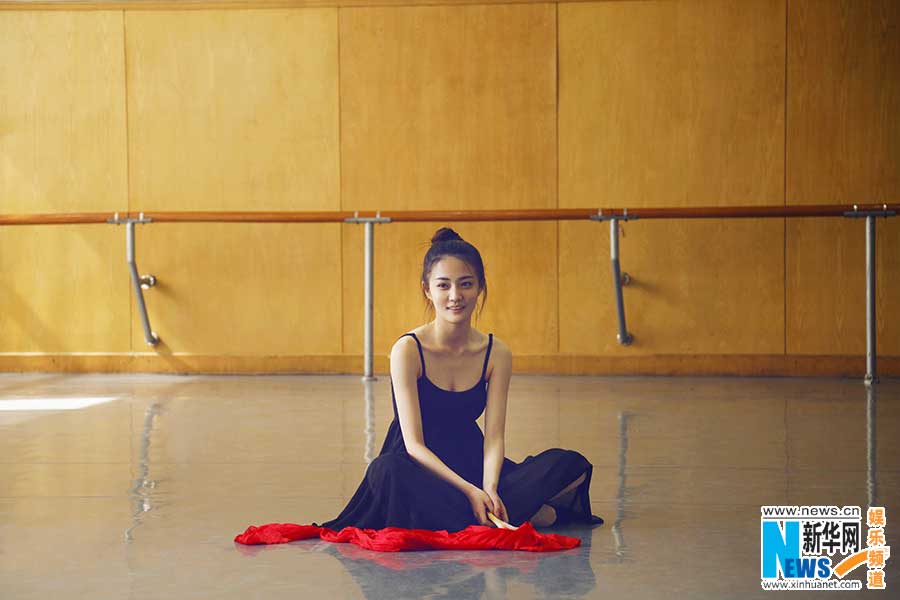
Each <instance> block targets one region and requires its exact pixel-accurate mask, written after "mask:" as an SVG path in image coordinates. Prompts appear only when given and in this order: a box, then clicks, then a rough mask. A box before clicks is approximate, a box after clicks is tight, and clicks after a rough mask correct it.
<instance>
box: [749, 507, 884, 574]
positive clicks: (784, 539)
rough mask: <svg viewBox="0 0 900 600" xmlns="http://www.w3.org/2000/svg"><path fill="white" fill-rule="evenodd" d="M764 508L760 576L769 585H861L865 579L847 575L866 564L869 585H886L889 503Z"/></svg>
mask: <svg viewBox="0 0 900 600" xmlns="http://www.w3.org/2000/svg"><path fill="white" fill-rule="evenodd" d="M862 519H863V514H862V510H861V509H860V507H859V506H844V507H838V506H762V507H760V571H761V572H760V576H761V585H762V588H763V589H764V590H781V591H784V590H861V589H862V588H863V581H862V580H861V579H850V578H848V577H847V576H848V575H849V574H850V573H851V572H852V571H854V570H856V568H857V567H859V566H860V565H863V564H865V565H866V568H867V570H866V571H865V576H866V577H865V586H866V588H867V589H870V590H875V589H879V590H883V589H886V588H887V582H886V580H885V577H884V566H885V563H886V562H887V560H888V559H889V558H890V553H891V548H890V546H888V545H887V538H886V537H885V533H884V530H885V527H886V525H887V514H886V512H885V509H884V507H881V506H873V507H870V508H869V509H868V510H867V511H866V527H867V529H866V530H865V531H863V527H862Z"/></svg>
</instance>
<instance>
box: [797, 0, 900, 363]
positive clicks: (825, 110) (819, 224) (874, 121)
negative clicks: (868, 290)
mask: <svg viewBox="0 0 900 600" xmlns="http://www.w3.org/2000/svg"><path fill="white" fill-rule="evenodd" d="M789 9H790V11H789V15H788V27H789V30H788V81H790V88H789V90H788V115H789V119H788V128H787V134H788V137H787V160H788V167H789V168H788V172H787V199H788V202H789V203H791V204H841V203H868V202H893V201H895V200H896V198H898V197H900V169H898V167H897V165H898V164H900V119H898V117H897V115H898V114H900V36H898V35H897V31H898V26H900V5H898V4H897V3H896V2H893V1H891V0H877V1H872V0H862V1H858V2H857V1H852V2H851V1H840V0H827V1H815V2H810V1H805V0H792V1H791V3H790V5H789ZM876 229H877V233H878V245H877V252H876V254H877V271H876V276H877V282H878V287H877V294H876V297H877V311H878V313H879V318H878V321H877V326H878V327H877V332H878V351H879V352H880V353H881V354H889V355H894V356H896V355H900V323H898V322H897V321H896V319H892V318H890V317H889V316H888V315H887V314H886V313H887V312H888V311H889V310H890V308H891V307H894V306H897V305H898V304H900V277H897V274H898V273H900V223H898V222H897V219H896V218H894V219H889V220H886V221H885V220H880V221H878V223H877V224H876ZM787 274H788V278H787V309H786V312H787V322H788V344H787V351H788V352H789V353H796V354H848V353H864V352H865V339H866V338H865V318H866V316H865V315H866V312H865V311H866V306H865V226H864V224H863V221H862V220H856V219H854V220H848V221H835V220H830V219H827V220H826V219H809V220H807V219H804V220H795V221H789V222H788V226H787Z"/></svg>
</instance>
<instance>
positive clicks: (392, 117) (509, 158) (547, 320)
mask: <svg viewBox="0 0 900 600" xmlns="http://www.w3.org/2000/svg"><path fill="white" fill-rule="evenodd" d="M555 33H556V11H555V7H554V6H553V5H549V4H548V5H509V6H466V7H449V6H442V7H418V8H390V9H388V8H371V9H345V10H342V11H341V165H342V168H341V185H342V207H343V209H345V210H348V209H349V210H357V209H359V210H361V209H375V210H377V209H429V208H434V209H478V208H553V207H556V153H555V146H556V96H555V88H556V51H555ZM439 226H440V224H431V223H429V224H422V225H402V226H401V225H388V226H377V227H376V228H375V229H376V235H375V239H376V269H375V272H376V280H375V290H376V291H375V294H376V301H375V324H376V325H375V326H376V330H375V340H376V341H375V344H376V345H375V349H376V352H377V353H387V352H388V351H389V349H390V347H391V345H392V344H393V342H394V340H395V339H396V338H397V336H399V335H400V334H401V333H403V332H405V331H408V330H409V329H411V328H413V327H415V326H417V325H419V324H421V323H422V322H424V320H423V305H422V303H421V299H420V294H419V286H418V281H419V277H420V274H421V268H422V265H421V261H422V257H423V255H424V253H425V251H426V250H427V248H428V245H427V244H425V242H427V241H428V240H429V239H430V238H431V235H432V234H433V232H434V231H435V229H436V228H437V227H439ZM457 231H459V232H460V234H461V235H462V236H463V237H464V238H466V239H469V240H470V241H472V242H473V243H475V244H476V246H477V247H478V248H479V250H480V251H481V252H482V254H483V256H484V260H485V263H486V269H487V277H488V286H489V301H488V305H487V306H488V308H486V309H485V312H484V315H483V318H482V320H481V321H480V322H479V323H478V325H477V327H478V328H479V329H483V330H485V331H486V330H488V329H492V330H493V331H495V332H496V334H497V335H498V336H500V337H501V338H503V339H504V340H506V341H507V342H508V343H509V344H510V345H511V346H512V347H513V350H514V351H516V352H519V353H527V354H547V353H550V354H552V353H555V352H556V350H557V347H558V346H557V331H556V323H557V306H556V282H555V279H556V232H555V226H554V225H552V224H515V225H513V224H497V223H493V224H466V225H464V226H463V225H459V226H458V227H457ZM362 260H363V248H362V228H361V227H359V226H345V228H344V286H345V288H344V304H345V310H344V351H345V352H350V353H353V352H360V351H361V348H362V329H363V321H362V302H363V287H362ZM522 294H526V295H527V297H528V301H527V302H523V301H522V297H523V296H522Z"/></svg>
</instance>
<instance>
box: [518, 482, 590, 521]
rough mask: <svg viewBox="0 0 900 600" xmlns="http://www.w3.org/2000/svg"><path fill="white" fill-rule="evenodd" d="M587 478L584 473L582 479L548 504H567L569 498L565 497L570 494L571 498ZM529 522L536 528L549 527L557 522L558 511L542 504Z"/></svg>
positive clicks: (551, 499)
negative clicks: (556, 502) (558, 502)
mask: <svg viewBox="0 0 900 600" xmlns="http://www.w3.org/2000/svg"><path fill="white" fill-rule="evenodd" d="M586 476H587V473H583V474H582V475H581V477H579V478H578V479H576V480H575V481H573V482H572V483H570V484H569V485H567V486H566V487H565V489H563V490H562V491H561V492H560V493H558V494H557V495H555V496H553V497H552V498H550V499H549V500H547V502H553V501H561V502H560V504H565V503H566V502H568V500H569V498H566V497H565V496H566V494H569V496H571V495H572V494H574V490H575V488H577V487H578V486H579V485H581V482H583V481H584V478H585V477H586ZM528 520H529V521H531V524H532V525H534V526H535V527H549V526H550V525H553V524H554V523H555V522H556V509H555V508H553V507H552V506H550V505H549V504H542V505H541V507H540V508H539V509H538V511H537V512H536V513H534V515H533V516H532V517H531V518H530V519H528Z"/></svg>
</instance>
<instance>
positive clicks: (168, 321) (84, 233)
mask: <svg viewBox="0 0 900 600" xmlns="http://www.w3.org/2000/svg"><path fill="white" fill-rule="evenodd" d="M26 4H28V8H31V9H33V10H23V3H9V2H6V3H4V2H0V55H2V56H4V63H3V64H4V68H3V69H0V213H2V214H19V213H44V212H47V213H52V212H87V211H105V212H114V211H126V210H132V211H138V210H146V211H154V210H357V209H359V210H363V209H366V210H369V209H375V210H377V209H382V210H387V209H447V208H459V209H476V208H497V209H508V208H557V207H559V208H569V207H591V206H619V207H629V208H631V207H651V206H709V205H725V206H728V205H736V206H738V205H779V204H828V203H835V204H848V203H869V202H878V203H881V202H897V198H898V197H900V194H898V191H900V170H898V169H897V168H896V165H897V164H900V119H897V117H896V115H897V114H898V113H900V36H898V35H897V26H898V23H900V4H898V3H896V2H893V1H891V0H862V1H851V0H844V1H839V0H752V1H747V0H709V1H664V0H660V1H646V2H645V1H637V2H614V1H611V2H592V3H558V4H556V3H537V2H523V3H518V4H503V3H494V2H487V3H481V4H474V3H468V2H453V3H450V2H448V3H447V5H443V6H414V5H412V4H415V3H402V2H397V3H387V4H389V5H387V6H366V4H367V3H365V2H352V3H345V4H343V5H339V4H331V5H327V4H328V3H318V4H319V6H315V7H311V6H308V5H309V4H310V3H304V2H266V1H265V0H263V1H260V2H250V1H245V2H234V3H229V2H218V3H210V2H197V3H189V4H187V6H188V7H190V8H193V9H196V10H177V8H179V7H184V6H185V4H176V3H171V2H155V3H149V4H146V3H141V5H140V6H138V5H137V4H134V3H128V2H94V3H81V4H78V3H71V2H65V3H53V2H50V3H26ZM322 4H326V5H324V6H323V5H322ZM380 4H385V3H380ZM233 8H243V9H247V8H250V9H251V10H232V9H233ZM7 57H11V59H7ZM439 225H440V224H392V225H380V226H377V227H376V236H375V240H376V259H375V265H376V279H375V289H376V303H375V317H376V319H375V345H376V354H377V355H378V356H377V360H376V368H377V369H379V370H382V371H383V370H385V369H386V368H387V360H386V355H387V352H388V350H389V348H390V346H391V344H392V343H393V341H394V340H395V339H396V337H397V336H398V335H399V334H400V333H402V332H404V331H407V330H409V329H411V328H413V327H415V326H417V325H418V324H420V323H421V322H422V318H423V304H422V299H421V296H420V294H419V290H418V287H417V283H416V282H417V279H418V274H419V270H420V269H421V257H422V254H423V252H424V249H425V248H424V246H423V244H424V243H425V242H426V241H427V240H428V239H429V237H430V235H431V233H432V232H433V230H434V229H435V228H436V227H437V226H439ZM451 225H453V226H454V227H455V228H456V229H457V230H458V231H459V232H460V233H461V234H462V235H463V237H465V238H467V239H469V240H470V241H472V242H473V243H475V244H476V245H477V246H478V247H479V248H480V249H481V250H482V253H483V254H484V256H485V263H486V267H487V272H488V280H489V285H490V299H489V302H488V304H487V308H486V310H485V312H484V315H483V317H482V319H481V320H480V321H479V323H478V327H479V328H480V329H483V330H490V331H494V332H496V334H497V335H498V336H500V337H501V338H503V339H504V340H505V341H507V343H508V344H509V345H510V346H511V347H512V349H513V351H514V353H515V354H516V355H517V357H518V358H517V362H516V365H517V369H518V370H520V371H523V372H564V373H574V372H586V373H637V372H640V373H738V374H802V373H806V374H809V373H817V374H859V373H861V372H862V371H863V370H864V361H863V358H862V357H863V355H864V352H865V327H864V323H865V312H864V310H865V306H864V289H865V288H864V281H863V278H864V272H865V269H864V248H863V241H864V229H863V224H862V222H861V221H853V220H838V219H831V220H828V219H796V220H787V221H785V220H757V221H749V220H733V221H726V220H717V221H688V220H683V221H664V222H640V221H635V222H629V223H627V224H625V225H624V237H623V238H622V240H621V255H622V264H623V268H624V270H626V271H627V272H629V273H630V274H631V276H632V277H633V283H632V285H631V286H629V287H628V288H626V291H625V300H626V311H627V317H628V327H629V330H631V331H632V333H633V334H634V336H635V343H634V344H633V345H631V346H629V347H622V346H620V345H619V344H618V343H617V342H616V338H615V334H616V322H615V304H614V302H613V293H612V286H611V282H610V272H609V232H608V227H607V226H605V225H599V224H596V223H575V222H564V223H560V224H555V223H543V222H542V223H474V224H473V223H460V224H451ZM878 233H879V242H878V260H879V263H878V308H879V319H878V350H879V353H880V355H881V356H880V358H881V362H880V365H879V366H880V369H881V371H882V373H885V374H888V373H893V374H898V373H900V323H897V322H896V321H895V320H891V319H888V318H887V316H888V308H889V307H890V306H893V305H897V304H898V302H900V277H897V274H898V273H900V220H898V219H889V220H885V221H881V222H879V223H878ZM123 238H124V231H123V229H122V228H120V227H116V226H112V225H84V226H48V227H34V226H21V227H3V228H0V315H2V317H0V370H87V371H96V370H101V371H177V372H188V371H214V372H215V371H222V372H233V371H242V372H276V371H310V372H323V371H324V372H353V371H359V370H360V369H361V359H360V354H361V352H362V344H363V339H362V338H363V332H362V302H363V299H362V294H363V290H362V229H361V227H359V226H354V225H339V224H316V225H268V224H260V225H238V224H153V225H147V226H139V227H138V229H137V259H138V264H139V266H140V270H141V272H142V273H153V274H155V275H156V276H157V277H158V278H159V282H160V283H159V285H158V286H157V287H156V288H154V289H152V290H150V291H149V292H147V293H146V298H147V306H148V310H149V314H150V320H151V323H152V325H153V328H154V330H155V331H157V332H158V333H159V335H160V337H161V338H162V340H163V343H162V344H161V345H160V346H159V347H158V348H156V349H151V348H148V347H147V346H146V345H145V344H144V341H143V336H142V331H141V326H140V319H139V316H138V313H137V311H136V307H135V303H134V300H133V299H132V297H131V295H130V283H129V280H128V274H127V268H126V264H125V257H124V239H123Z"/></svg>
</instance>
